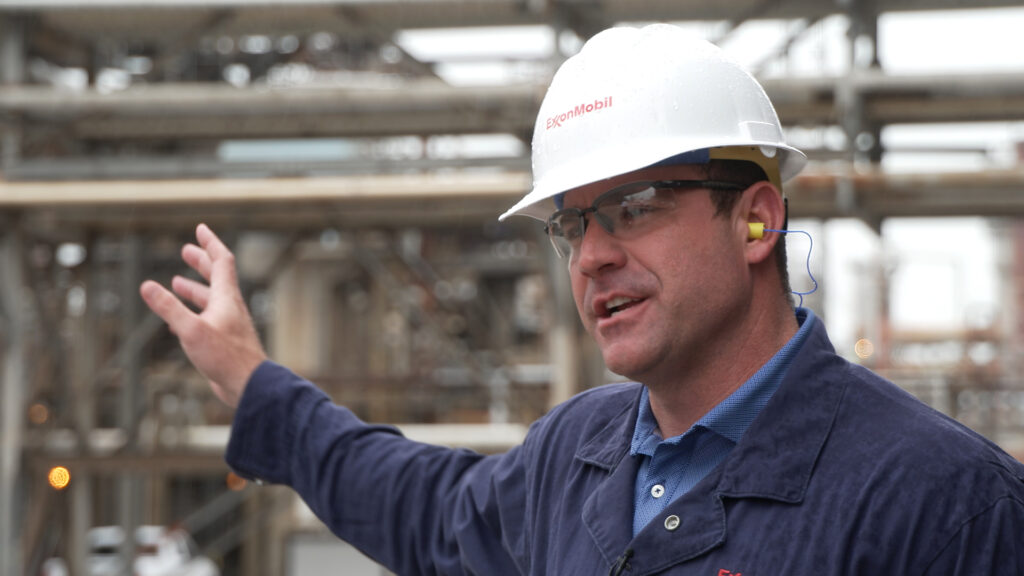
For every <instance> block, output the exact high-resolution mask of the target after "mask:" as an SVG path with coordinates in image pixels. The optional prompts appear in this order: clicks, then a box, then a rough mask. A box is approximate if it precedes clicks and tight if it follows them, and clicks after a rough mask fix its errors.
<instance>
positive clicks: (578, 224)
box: [548, 208, 583, 258]
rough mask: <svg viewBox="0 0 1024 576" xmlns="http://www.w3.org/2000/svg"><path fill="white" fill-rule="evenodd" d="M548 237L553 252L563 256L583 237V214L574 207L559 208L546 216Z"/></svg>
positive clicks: (570, 251)
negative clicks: (548, 216)
mask: <svg viewBox="0 0 1024 576" xmlns="http://www.w3.org/2000/svg"><path fill="white" fill-rule="evenodd" d="M548 237H549V238H551V245H552V246H554V247H555V252H557V253H558V255H559V256H561V257H562V258H565V257H566V256H568V255H569V254H570V253H572V249H573V246H576V245H579V243H580V239H581V238H582V237H583V214H582V212H580V211H579V210H577V209H576V208H567V209H565V210H559V211H558V212H555V213H554V214H552V215H551V217H550V218H548Z"/></svg>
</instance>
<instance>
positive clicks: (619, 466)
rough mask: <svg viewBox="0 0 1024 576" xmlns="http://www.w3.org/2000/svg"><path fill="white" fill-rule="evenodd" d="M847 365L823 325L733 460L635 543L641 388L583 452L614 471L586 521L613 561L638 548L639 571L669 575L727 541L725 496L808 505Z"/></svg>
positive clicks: (596, 496) (668, 510) (636, 564)
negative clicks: (635, 445) (676, 524)
mask: <svg viewBox="0 0 1024 576" xmlns="http://www.w3.org/2000/svg"><path fill="white" fill-rule="evenodd" d="M842 362H843V360H842V359H841V358H839V357H838V356H836V354H835V350H834V349H833V348H832V345H831V343H830V342H829V340H828V335H827V333H826V331H825V327H824V323H823V322H815V323H814V325H813V326H812V330H811V333H810V334H809V335H808V336H807V340H806V341H805V342H804V345H803V346H802V347H801V349H800V352H799V353H798V354H797V355H796V357H795V358H794V359H793V363H792V364H791V365H790V368H789V370H788V372H787V373H786V376H785V378H784V379H783V381H782V384H781V385H780V386H779V389H778V391H777V392H776V393H775V395H774V396H773V397H772V399H771V400H770V401H769V402H768V405H767V406H765V408H764V410H763V411H762V412H761V414H760V415H759V416H758V417H757V418H756V419H755V420H754V421H753V423H751V425H750V428H749V429H748V430H747V433H746V434H745V435H744V436H743V437H742V438H741V439H740V442H739V443H738V444H737V445H736V447H735V448H733V450H732V452H731V453H730V454H729V456H728V457H726V459H725V460H724V461H723V462H722V464H721V465H719V466H718V467H717V468H715V469H714V470H713V471H712V472H711V473H710V474H708V475H707V476H706V477H705V478H704V479H703V480H702V481H701V482H699V483H698V484H697V485H696V486H694V487H693V489H692V490H691V491H690V492H688V493H687V494H685V495H683V496H682V497H680V498H679V499H678V500H677V501H675V502H673V503H672V504H670V505H669V506H668V507H667V508H666V510H665V511H664V512H663V513H662V514H661V515H660V516H658V517H656V518H655V519H654V520H653V521H652V522H651V523H650V524H649V525H648V526H647V527H646V528H644V529H643V530H642V531H641V532H640V533H639V534H637V536H636V539H635V540H634V539H633V538H632V513H633V511H632V505H633V502H632V498H631V497H628V495H630V494H632V490H633V483H634V480H635V478H636V470H637V465H638V464H637V460H638V459H637V458H628V457H627V456H628V454H629V447H630V441H631V439H632V434H633V430H634V427H635V423H636V417H637V410H638V405H639V400H640V390H641V388H640V387H639V386H638V388H637V393H636V396H635V398H634V399H633V401H632V402H631V404H630V405H629V406H627V407H624V408H623V410H622V411H621V412H620V413H619V414H618V415H617V416H616V417H615V418H613V419H611V420H610V421H609V424H608V425H607V426H606V427H605V428H604V429H603V430H602V431H601V432H599V433H598V434H596V435H595V436H594V438H593V439H592V440H591V441H590V442H588V443H586V444H584V445H583V446H582V447H581V448H580V449H579V450H578V451H577V453H576V458H577V459H579V460H581V461H582V462H584V463H587V464H590V465H593V466H597V467H599V468H602V469H604V470H605V471H607V472H608V473H609V476H608V478H607V479H606V480H605V481H604V483H603V484H602V485H601V486H600V487H599V488H598V489H597V490H596V491H595V492H594V493H593V494H592V495H591V497H590V498H589V499H588V500H587V502H586V504H585V506H584V509H583V520H584V523H585V524H586V526H587V529H588V531H590V534H591V537H592V538H593V539H594V542H595V544H596V545H597V546H598V548H599V549H600V550H601V552H602V554H603V555H604V556H605V559H606V560H607V561H608V562H609V563H611V562H612V561H614V559H615V558H616V557H618V556H619V555H620V554H621V553H622V552H623V551H624V550H625V549H626V548H629V547H632V548H635V549H637V554H636V556H635V557H634V558H633V559H632V560H631V564H632V566H633V572H631V574H638V575H639V574H645V573H650V572H652V571H656V570H661V569H664V568H665V567H666V566H668V565H671V564H674V563H678V562H682V561H685V560H687V559H690V558H693V557H695V556H697V555H700V554H703V553H704V552H706V551H708V550H711V549H712V548H714V547H716V546H718V545H720V544H721V543H723V542H724V541H725V536H726V529H727V527H726V516H725V511H724V508H723V502H722V501H723V499H725V498H764V499H771V500H776V501H780V502H786V503H791V504H798V503H800V502H801V501H802V500H803V497H804V494H805V492H806V489H807V485H808V482H809V481H810V478H811V475H812V473H813V471H814V465H815V462H816V461H817V459H818V456H819V454H820V453H821V449H822V447H823V446H824V444H825V442H826V441H827V439H828V436H829V433H830V431H831V430H832V426H833V423H834V421H835V417H836V413H837V411H838V408H839V404H840V400H841V398H842V395H843V392H844V389H845V386H844V384H843V383H842V380H841V379H839V376H841V375H842V373H843V372H844V371H843V370H842V369H837V368H836V367H835V366H830V365H836V364H842ZM829 368H831V370H829ZM822 374H831V375H832V376H826V377H822V376H821V375H822ZM833 380H835V381H833ZM673 514H674V515H677V516H679V517H680V518H684V519H685V520H684V524H683V526H682V527H680V528H679V530H680V531H683V530H686V532H685V537H682V538H681V537H680V536H682V535H681V534H673V533H671V532H669V531H666V530H665V529H664V528H663V527H662V523H663V520H664V517H665V516H668V515H673ZM609 517H610V519H611V520H612V521H611V522H609V521H608V520H609ZM602 518H603V520H604V521H603V522H602V521H600V519H602ZM648 546H650V547H662V548H660V549H661V550H663V551H664V550H665V549H666V548H663V547H664V546H669V547H670V548H671V550H672V551H673V554H671V555H670V558H666V556H665V555H664V553H662V554H659V555H657V556H656V555H645V554H640V553H639V549H641V548H646V547H648ZM654 557H658V558H660V559H661V563H660V564H659V565H658V566H645V559H648V558H654ZM666 561H668V562H669V563H668V564H666V563H665V562H666Z"/></svg>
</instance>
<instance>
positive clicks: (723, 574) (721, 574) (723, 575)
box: [718, 568, 743, 576]
mask: <svg viewBox="0 0 1024 576" xmlns="http://www.w3.org/2000/svg"><path fill="white" fill-rule="evenodd" d="M718 576H743V573H742V572H729V571H728V570H726V569H724V568H723V569H721V570H719V571H718Z"/></svg>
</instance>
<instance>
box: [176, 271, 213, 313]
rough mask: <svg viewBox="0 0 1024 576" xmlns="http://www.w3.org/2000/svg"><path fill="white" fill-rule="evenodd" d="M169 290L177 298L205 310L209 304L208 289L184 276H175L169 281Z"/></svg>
mask: <svg viewBox="0 0 1024 576" xmlns="http://www.w3.org/2000/svg"><path fill="white" fill-rule="evenodd" d="M171 289H172V290H174V293H175V294H177V295H178V296H181V297H182V298H184V299H185V300H188V301H189V302H191V303H193V304H195V305H196V306H197V307H199V309H200V310H205V309H206V306H207V305H208V304H209V303H210V287H209V286H207V285H205V284H202V283H200V282H196V281H195V280H192V279H191V278H185V277H184V276H175V277H174V278H173V279H172V280H171Z"/></svg>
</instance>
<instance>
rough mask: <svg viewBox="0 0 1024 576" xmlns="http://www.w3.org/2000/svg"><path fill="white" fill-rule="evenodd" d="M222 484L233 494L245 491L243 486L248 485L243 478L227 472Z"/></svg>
mask: <svg viewBox="0 0 1024 576" xmlns="http://www.w3.org/2000/svg"><path fill="white" fill-rule="evenodd" d="M224 483H225V484H227V485H228V490H231V491H233V492H241V491H242V490H244V489H245V485H246V484H248V482H247V481H246V479H245V478H242V477H241V476H239V475H238V474H235V473H234V472H228V476H227V478H225V479H224Z"/></svg>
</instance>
